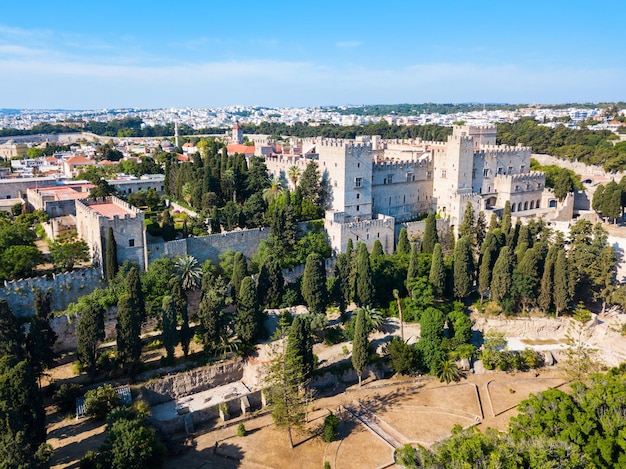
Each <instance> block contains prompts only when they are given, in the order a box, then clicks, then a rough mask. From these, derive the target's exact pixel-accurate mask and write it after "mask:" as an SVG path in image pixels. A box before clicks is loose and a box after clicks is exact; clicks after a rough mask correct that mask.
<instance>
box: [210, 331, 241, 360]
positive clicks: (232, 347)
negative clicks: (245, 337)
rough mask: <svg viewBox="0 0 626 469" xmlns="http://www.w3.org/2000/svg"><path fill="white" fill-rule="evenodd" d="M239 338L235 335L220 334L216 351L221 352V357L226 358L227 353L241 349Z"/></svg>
mask: <svg viewBox="0 0 626 469" xmlns="http://www.w3.org/2000/svg"><path fill="white" fill-rule="evenodd" d="M241 346H242V342H241V339H239V338H237V337H235V336H228V337H226V336H223V335H222V336H220V341H219V343H218V344H217V347H216V348H217V351H218V352H219V353H221V354H222V358H226V355H228V354H229V353H234V352H237V351H239V349H241Z"/></svg>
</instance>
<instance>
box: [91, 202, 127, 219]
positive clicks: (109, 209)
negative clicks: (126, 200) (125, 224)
mask: <svg viewBox="0 0 626 469" xmlns="http://www.w3.org/2000/svg"><path fill="white" fill-rule="evenodd" d="M89 208H90V209H92V210H93V211H95V212H97V213H99V214H100V215H102V216H103V217H107V218H109V219H111V220H113V217H114V216H115V215H117V216H118V217H120V218H124V215H129V216H130V218H135V216H136V215H135V213H133V212H131V211H130V210H127V209H125V208H124V207H120V206H119V205H116V204H114V203H111V202H103V203H95V204H89Z"/></svg>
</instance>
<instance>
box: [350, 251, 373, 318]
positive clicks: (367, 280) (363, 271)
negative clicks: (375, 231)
mask: <svg viewBox="0 0 626 469" xmlns="http://www.w3.org/2000/svg"><path fill="white" fill-rule="evenodd" d="M355 272H356V291H355V298H354V302H355V303H356V304H357V306H372V305H373V304H374V297H375V295H374V281H373V278H372V266H371V264H370V259H369V253H368V252H367V246H366V245H365V243H359V244H358V253H357V258H356V271H355Z"/></svg>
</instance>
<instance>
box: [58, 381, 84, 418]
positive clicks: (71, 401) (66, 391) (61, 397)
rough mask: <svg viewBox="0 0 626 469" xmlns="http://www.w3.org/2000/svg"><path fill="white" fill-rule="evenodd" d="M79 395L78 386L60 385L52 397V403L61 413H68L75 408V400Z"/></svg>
mask: <svg viewBox="0 0 626 469" xmlns="http://www.w3.org/2000/svg"><path fill="white" fill-rule="evenodd" d="M80 394H81V386H80V385H78V384H73V383H72V384H67V383H64V384H62V385H61V386H60V387H59V389H58V390H57V392H55V393H54V395H53V396H52V401H53V402H54V404H55V405H56V406H57V408H58V409H59V410H60V411H61V412H70V411H71V410H73V409H74V408H75V406H76V398H77V397H79V396H80Z"/></svg>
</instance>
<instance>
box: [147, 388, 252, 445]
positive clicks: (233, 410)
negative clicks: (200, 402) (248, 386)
mask: <svg viewBox="0 0 626 469" xmlns="http://www.w3.org/2000/svg"><path fill="white" fill-rule="evenodd" d="M261 393H262V391H260V390H259V391H254V392H251V393H250V394H246V395H245V396H237V397H235V398H233V399H231V400H229V401H224V404H226V407H227V408H228V415H229V418H228V420H230V419H233V418H237V417H240V416H241V398H242V397H246V398H247V399H248V402H249V403H250V411H251V412H254V411H255V410H259V409H261V408H262V407H263V403H262V400H263V399H262V397H261ZM219 405H220V404H216V405H214V406H211V407H207V408H206V409H202V410H197V411H195V412H191V413H190V414H186V415H190V416H191V419H192V422H193V424H194V426H197V425H201V424H206V423H207V422H210V421H218V420H219V418H220V414H219V409H218V407H219ZM186 415H179V416H177V417H175V418H173V419H171V420H167V421H165V422H163V421H160V420H156V419H151V423H152V424H153V425H155V426H156V427H158V428H159V429H160V430H161V431H163V432H164V433H166V434H172V433H180V432H183V431H185V417H186Z"/></svg>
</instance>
